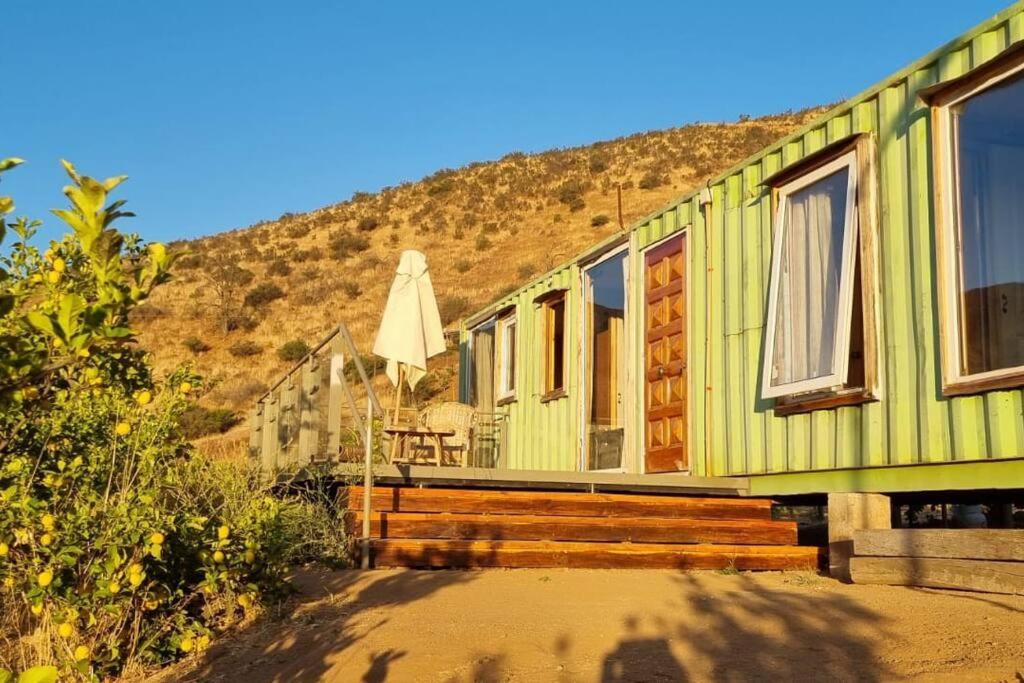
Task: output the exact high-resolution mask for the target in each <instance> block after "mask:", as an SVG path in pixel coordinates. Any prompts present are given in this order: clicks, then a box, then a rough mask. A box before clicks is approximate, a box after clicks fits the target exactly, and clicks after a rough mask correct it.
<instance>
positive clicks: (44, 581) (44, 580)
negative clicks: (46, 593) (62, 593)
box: [36, 569, 53, 588]
mask: <svg viewBox="0 0 1024 683" xmlns="http://www.w3.org/2000/svg"><path fill="white" fill-rule="evenodd" d="M36 582H37V583H38V584H39V585H40V586H41V587H42V588H46V587H47V586H49V585H50V584H51V583H53V572H51V571H50V570H49V569H47V570H45V571H41V572H39V576H37V577H36Z"/></svg>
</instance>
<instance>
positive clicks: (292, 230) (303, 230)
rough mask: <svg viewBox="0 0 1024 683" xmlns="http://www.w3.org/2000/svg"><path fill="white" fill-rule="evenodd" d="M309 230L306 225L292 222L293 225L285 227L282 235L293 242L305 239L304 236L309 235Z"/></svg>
mask: <svg viewBox="0 0 1024 683" xmlns="http://www.w3.org/2000/svg"><path fill="white" fill-rule="evenodd" d="M309 230H310V227H309V224H308V223H298V222H293V223H289V224H288V225H287V226H286V227H285V229H284V234H285V237H290V238H291V239H293V240H297V239H299V238H301V237H305V236H306V235H308V234H309Z"/></svg>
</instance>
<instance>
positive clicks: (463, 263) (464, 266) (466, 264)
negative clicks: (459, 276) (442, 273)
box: [455, 258, 473, 273]
mask: <svg viewBox="0 0 1024 683" xmlns="http://www.w3.org/2000/svg"><path fill="white" fill-rule="evenodd" d="M472 268H473V263H472V262H471V261H469V260H467V259H464V258H460V259H459V260H457V261H456V262H455V271H456V272H458V273H467V272H469V271H470V270H471V269H472Z"/></svg>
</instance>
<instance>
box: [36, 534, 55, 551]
mask: <svg viewBox="0 0 1024 683" xmlns="http://www.w3.org/2000/svg"><path fill="white" fill-rule="evenodd" d="M39 545H41V546H43V547H44V548H46V547H49V546H51V545H53V534H43V535H42V536H40V537H39Z"/></svg>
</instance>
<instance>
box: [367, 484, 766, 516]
mask: <svg viewBox="0 0 1024 683" xmlns="http://www.w3.org/2000/svg"><path fill="white" fill-rule="evenodd" d="M361 496H362V487H360V486H352V487H349V496H348V499H349V503H348V505H349V507H350V509H352V508H353V507H359V501H360V500H361ZM373 509H374V510H375V511H378V512H452V513H456V512H459V513H477V514H488V513H491V514H493V513H502V514H543V515H567V516H588V515H598V516H603V517H669V518H680V517H683V518H690V519H761V520H769V519H771V501H770V500H767V499H753V498H697V497H682V496H653V495H631V494H614V493H575V492H548V491H501V490H498V491H494V490H478V489H439V488H438V489H415V488H387V487H374V491H373Z"/></svg>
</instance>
